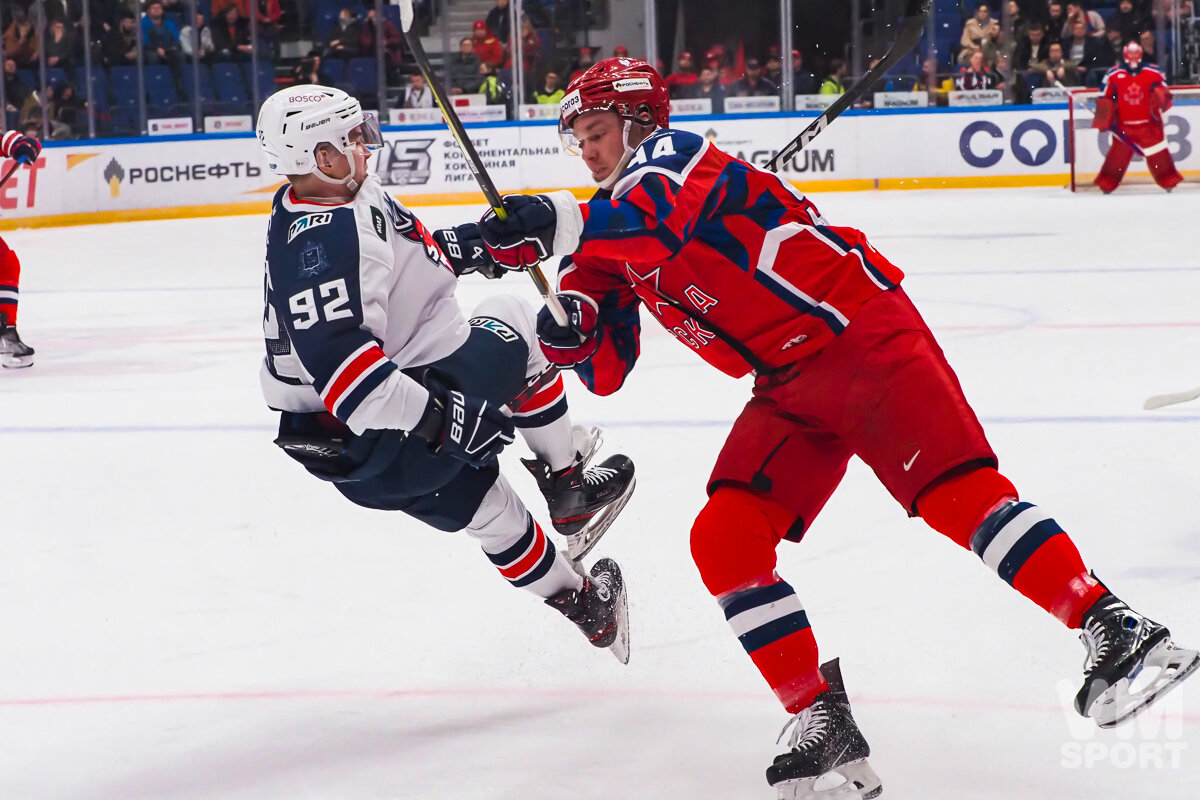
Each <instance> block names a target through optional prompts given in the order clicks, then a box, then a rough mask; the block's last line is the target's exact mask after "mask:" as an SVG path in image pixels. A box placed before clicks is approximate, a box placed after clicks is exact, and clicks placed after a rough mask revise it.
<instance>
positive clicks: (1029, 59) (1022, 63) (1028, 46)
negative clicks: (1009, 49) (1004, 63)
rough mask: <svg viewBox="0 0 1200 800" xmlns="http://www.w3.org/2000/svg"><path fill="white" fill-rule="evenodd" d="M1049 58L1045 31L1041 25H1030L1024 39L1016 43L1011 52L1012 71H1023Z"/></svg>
mask: <svg viewBox="0 0 1200 800" xmlns="http://www.w3.org/2000/svg"><path fill="white" fill-rule="evenodd" d="M1048 58H1050V44H1049V42H1047V41H1046V29H1045V28H1044V27H1042V25H1041V24H1037V25H1030V26H1029V31H1028V32H1027V33H1026V34H1025V38H1024V39H1022V40H1021V41H1019V42H1017V49H1016V50H1015V51H1014V52H1013V58H1012V65H1013V69H1016V70H1020V71H1022V72H1023V71H1025V70H1027V69H1029V65H1030V64H1034V63H1036V62H1038V61H1045V60H1046V59H1048Z"/></svg>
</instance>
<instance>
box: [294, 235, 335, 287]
mask: <svg viewBox="0 0 1200 800" xmlns="http://www.w3.org/2000/svg"><path fill="white" fill-rule="evenodd" d="M327 269H329V259H328V258H326V257H325V245H323V244H321V243H320V242H314V241H313V240H312V239H309V240H308V241H307V242H305V243H304V247H302V248H301V249H300V277H301V278H315V277H316V276H318V275H320V274H321V273H322V272H324V271H325V270H327Z"/></svg>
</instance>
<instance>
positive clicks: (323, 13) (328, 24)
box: [313, 4, 342, 43]
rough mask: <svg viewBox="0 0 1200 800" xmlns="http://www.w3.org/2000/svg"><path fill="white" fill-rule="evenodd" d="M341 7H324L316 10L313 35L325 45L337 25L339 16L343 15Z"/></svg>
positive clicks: (330, 5)
mask: <svg viewBox="0 0 1200 800" xmlns="http://www.w3.org/2000/svg"><path fill="white" fill-rule="evenodd" d="M341 10H342V8H341V6H337V5H332V4H329V5H323V6H320V7H319V8H317V9H316V16H315V18H314V19H313V35H314V36H315V37H316V40H317V41H318V42H321V43H324V42H325V40H326V39H327V38H328V37H329V32H330V31H331V30H333V28H334V26H335V25H337V18H338V14H339V13H341Z"/></svg>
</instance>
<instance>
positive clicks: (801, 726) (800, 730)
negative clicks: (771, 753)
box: [775, 701, 829, 750]
mask: <svg viewBox="0 0 1200 800" xmlns="http://www.w3.org/2000/svg"><path fill="white" fill-rule="evenodd" d="M828 722H829V712H828V711H826V710H825V704H824V703H822V702H820V701H818V702H815V703H813V704H812V705H811V706H809V707H808V708H806V709H804V710H803V711H801V712H800V713H799V714H797V715H795V716H794V717H792V718H791V719H789V720H788V721H787V723H786V724H784V726H783V730H781V731H780V732H779V737H778V738H777V739H775V744H779V743H780V742H781V741H783V735H784V734H785V733H787V731H788V728H792V735H791V737H790V738H789V739H788V747H790V748H792V749H793V750H803V749H805V748H806V747H811V746H813V745H815V744H816V743H817V741H818V740H819V739H820V738H821V734H823V733H824V732H825V727H826V725H827V724H828ZM793 726H795V727H793Z"/></svg>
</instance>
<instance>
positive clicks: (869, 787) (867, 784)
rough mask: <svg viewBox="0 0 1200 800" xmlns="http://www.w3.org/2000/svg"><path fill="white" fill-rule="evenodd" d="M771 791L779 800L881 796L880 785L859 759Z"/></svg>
mask: <svg viewBox="0 0 1200 800" xmlns="http://www.w3.org/2000/svg"><path fill="white" fill-rule="evenodd" d="M839 779H840V781H841V782H840V783H839V782H838V781H839ZM775 788H776V789H778V790H779V800H871V798H874V797H879V795H881V794H883V781H881V780H879V776H878V775H876V774H875V770H873V769H871V765H870V764H868V763H867V760H866V759H865V758H860V759H859V760H857V761H850V762H847V763H845V764H842V765H841V766H840V767H835V768H834V769H831V770H830V771H829V772H826V773H825V774H824V775H821V776H819V777H816V778H797V779H796V780H791V781H783V782H782V783H777V784H775Z"/></svg>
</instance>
